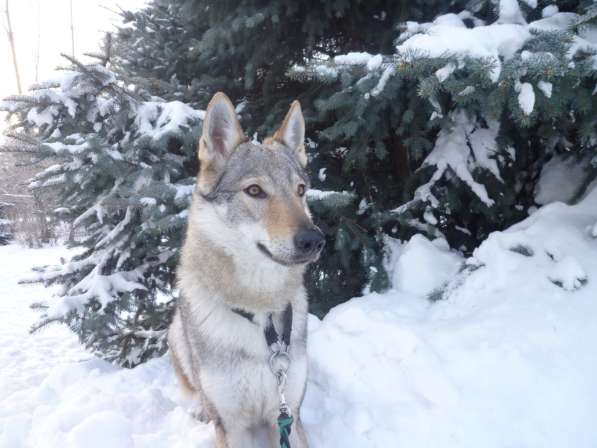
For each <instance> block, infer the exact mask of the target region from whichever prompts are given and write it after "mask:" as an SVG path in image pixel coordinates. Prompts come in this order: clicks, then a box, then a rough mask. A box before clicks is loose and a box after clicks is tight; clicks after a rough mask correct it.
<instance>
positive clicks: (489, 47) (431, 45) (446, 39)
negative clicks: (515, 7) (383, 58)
mask: <svg viewBox="0 0 597 448" xmlns="http://www.w3.org/2000/svg"><path fill="white" fill-rule="evenodd" d="M514 1H515V0H514ZM423 29H424V31H425V32H424V33H421V34H415V35H414V36H412V37H410V38H409V39H407V40H406V41H404V42H403V43H402V44H401V45H398V46H397V47H396V50H397V53H398V54H400V55H403V56H404V57H406V58H408V57H413V56H414V55H416V54H421V53H422V54H425V55H426V56H429V57H445V56H447V55H455V56H457V57H458V58H459V59H463V58H464V57H473V58H487V59H489V60H491V61H492V62H493V63H494V64H495V69H494V70H493V71H492V73H491V79H492V80H493V81H494V82H495V81H497V80H498V78H499V75H500V72H501V59H500V58H504V59H509V58H511V57H512V56H514V54H515V53H516V52H517V51H518V50H519V49H520V48H521V47H522V46H523V45H524V43H525V42H526V40H527V39H528V38H529V37H530V33H529V31H528V29H527V27H526V26H523V25H516V24H511V23H504V24H498V23H496V24H492V25H487V26H478V27H476V28H464V27H461V26H453V25H452V24H449V25H445V24H442V22H441V21H440V22H439V23H438V20H437V19H436V21H435V22H434V23H433V24H432V25H431V26H428V27H423Z"/></svg>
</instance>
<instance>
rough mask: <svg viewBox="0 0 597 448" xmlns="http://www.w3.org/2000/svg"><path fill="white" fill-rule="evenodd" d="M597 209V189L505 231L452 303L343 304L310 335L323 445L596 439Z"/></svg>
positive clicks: (544, 443) (373, 297)
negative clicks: (579, 281) (578, 283)
mask: <svg viewBox="0 0 597 448" xmlns="http://www.w3.org/2000/svg"><path fill="white" fill-rule="evenodd" d="M596 217H597V190H594V191H593V192H592V193H591V194H590V195H588V196H587V198H585V200H584V201H583V202H582V203H580V204H577V205H575V206H567V205H564V204H552V205H549V206H546V207H544V208H543V209H540V210H539V211H538V212H536V213H535V214H534V215H532V216H531V217H529V218H528V219H527V220H525V221H524V222H521V223H519V224H518V225H516V226H514V227H512V228H511V229H509V230H507V231H504V232H495V233H493V234H492V235H491V236H490V237H489V238H488V240H487V241H485V242H484V243H483V244H482V245H481V246H480V247H479V248H478V249H477V251H476V252H475V254H474V257H473V258H471V259H470V260H468V265H469V273H468V274H467V275H466V276H465V278H459V279H456V280H455V281H457V284H456V285H454V287H453V288H452V289H451V290H450V291H451V292H450V294H449V295H448V299H446V300H442V301H439V302H435V303H433V304H431V303H429V302H428V301H426V300H424V299H421V298H416V297H415V296H413V295H411V294H407V293H406V292H403V291H399V292H391V293H388V294H384V295H378V294H370V295H367V296H364V297H361V298H358V299H353V300H351V301H350V302H348V303H345V304H343V305H340V306H338V307H336V308H335V309H333V310H332V311H331V312H330V313H329V314H328V315H327V316H326V317H325V318H324V320H323V321H322V322H321V324H320V325H318V326H317V328H316V329H314V330H313V331H312V332H311V334H310V340H309V356H310V369H311V370H310V383H309V388H308V390H307V396H306V402H305V407H304V411H303V419H304V420H305V422H306V423H307V428H308V430H309V433H310V437H311V441H312V444H313V446H321V447H324V446H325V447H332V446H351V447H361V446H362V447H385V446H416V447H430V448H431V447H438V446H441V447H459V448H462V447H465V448H468V447H470V448H473V447H478V446H483V447H489V448H494V447H495V448H498V447H499V448H503V447H512V446H519V447H531V446H541V447H554V448H555V447H561V446H574V447H583V448H589V447H593V446H595V444H596V443H597V429H596V428H595V426H594V424H593V422H592V419H593V418H592V416H593V415H594V414H595V412H597V404H595V402H594V400H587V397H592V396H596V394H597V359H596V358H595V357H594V356H591V355H589V353H592V351H593V349H592V348H591V346H590V344H589V345H587V343H586V341H592V340H595V338H596V337H597V300H596V297H597V285H596V284H595V281H594V280H593V281H592V279H596V278H597V241H595V240H592V239H591V236H590V235H589V234H588V232H587V231H586V230H587V228H588V227H587V226H589V225H592V224H593V223H594V221H595V218H596ZM417 240H419V242H416V243H415V244H414V247H417V246H418V245H419V244H420V238H416V239H415V241H417ZM411 241H412V240H411ZM409 244H410V243H409ZM400 257H401V258H402V257H405V255H404V254H401V255H400ZM403 260H404V261H406V260H408V256H406V258H404V259H403ZM412 261H413V263H414V259H413V260H412ZM414 270H415V268H414V267H413V271H414ZM424 275H427V274H422V275H421V281H423V278H424V277H423V276H424ZM554 275H557V276H558V277H559V278H561V281H562V285H563V286H567V284H568V285H570V284H572V285H574V284H575V280H574V279H575V278H579V277H583V278H585V286H584V287H582V288H580V289H576V290H574V291H573V292H572V291H569V290H566V289H567V288H562V287H559V286H557V285H555V284H554V283H553V282H552V281H551V280H550V276H551V277H553V276H554ZM587 279H588V281H587ZM572 289H573V288H572ZM321 422H325V424H321Z"/></svg>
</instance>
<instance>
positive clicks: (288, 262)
mask: <svg viewBox="0 0 597 448" xmlns="http://www.w3.org/2000/svg"><path fill="white" fill-rule="evenodd" d="M257 249H259V250H260V251H261V253H262V254H264V255H265V256H266V257H267V258H269V259H270V260H272V261H275V262H276V263H278V264H281V265H282V266H294V265H297V264H305V263H309V262H310V261H313V258H312V257H293V258H292V259H291V260H282V259H280V258H277V257H275V256H274V254H272V253H271V252H270V251H269V249H268V248H267V247H265V245H264V244H262V243H257Z"/></svg>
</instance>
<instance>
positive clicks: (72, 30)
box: [70, 0, 75, 59]
mask: <svg viewBox="0 0 597 448" xmlns="http://www.w3.org/2000/svg"><path fill="white" fill-rule="evenodd" d="M70 45H71V56H72V58H73V59H74V58H75V23H74V21H73V0H70Z"/></svg>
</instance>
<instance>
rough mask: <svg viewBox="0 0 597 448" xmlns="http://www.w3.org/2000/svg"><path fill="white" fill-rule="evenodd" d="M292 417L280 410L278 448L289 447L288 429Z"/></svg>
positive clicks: (290, 425)
mask: <svg viewBox="0 0 597 448" xmlns="http://www.w3.org/2000/svg"><path fill="white" fill-rule="evenodd" d="M293 421H294V417H292V415H288V414H287V413H286V412H284V411H282V412H280V415H279V416H278V432H279V433H280V448H290V431H291V430H292V428H291V427H292V422H293Z"/></svg>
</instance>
